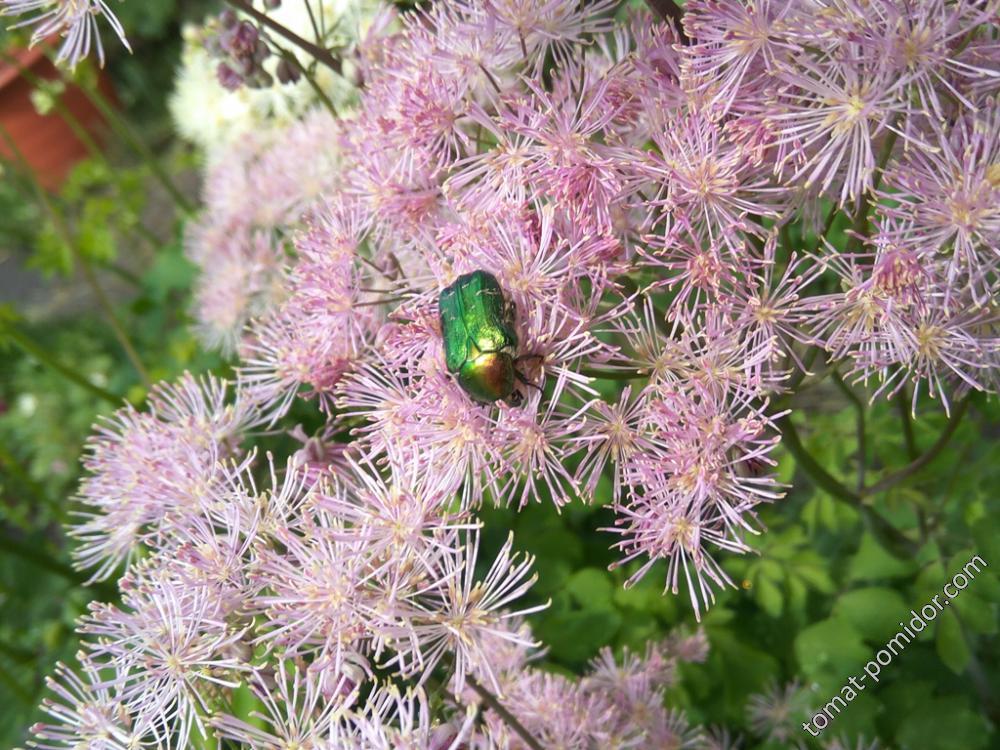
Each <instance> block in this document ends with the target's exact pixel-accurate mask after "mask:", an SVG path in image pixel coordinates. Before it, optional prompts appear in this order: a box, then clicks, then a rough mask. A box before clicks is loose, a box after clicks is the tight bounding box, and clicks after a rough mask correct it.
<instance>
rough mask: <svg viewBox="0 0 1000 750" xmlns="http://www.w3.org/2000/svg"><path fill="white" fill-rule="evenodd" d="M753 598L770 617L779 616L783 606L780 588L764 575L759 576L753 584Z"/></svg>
mask: <svg viewBox="0 0 1000 750" xmlns="http://www.w3.org/2000/svg"><path fill="white" fill-rule="evenodd" d="M753 591H754V599H756V600H757V603H758V604H760V606H761V607H763V608H764V611H765V612H767V613H768V614H769V615H770V616H771V617H780V616H781V611H782V609H783V608H784V600H785V598H784V596H783V595H782V593H781V588H780V587H779V586H778V585H777V584H776V583H774V582H773V581H772V580H771V579H770V578H768V577H766V576H759V577H758V579H757V585H756V586H754V589H753Z"/></svg>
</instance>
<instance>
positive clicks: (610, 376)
mask: <svg viewBox="0 0 1000 750" xmlns="http://www.w3.org/2000/svg"><path fill="white" fill-rule="evenodd" d="M580 374H581V375H583V376H584V377H587V378H594V379H596V380H639V379H641V378H648V377H649V373H648V372H639V371H638V370H594V369H591V368H589V367H583V368H581V369H580Z"/></svg>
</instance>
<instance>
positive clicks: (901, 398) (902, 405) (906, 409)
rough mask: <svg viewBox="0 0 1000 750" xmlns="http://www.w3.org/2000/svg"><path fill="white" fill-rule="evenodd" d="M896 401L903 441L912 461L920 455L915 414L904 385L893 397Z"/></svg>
mask: <svg viewBox="0 0 1000 750" xmlns="http://www.w3.org/2000/svg"><path fill="white" fill-rule="evenodd" d="M892 400H893V401H895V402H896V410H897V411H898V412H899V423H900V425H901V426H902V428H903V442H904V443H905V444H906V455H907V456H908V457H909V459H910V460H911V461H916V460H917V457H919V456H920V451H918V450H917V441H916V438H915V437H914V436H913V414H912V413H911V412H910V398H909V395H908V394H907V392H906V386H905V385H904V386H903V387H902V388H900V389H899V391H897V392H896V395H895V396H894V397H893V399H892Z"/></svg>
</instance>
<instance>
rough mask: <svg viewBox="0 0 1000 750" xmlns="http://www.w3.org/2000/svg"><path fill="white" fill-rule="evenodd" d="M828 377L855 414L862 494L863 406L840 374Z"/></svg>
mask: <svg viewBox="0 0 1000 750" xmlns="http://www.w3.org/2000/svg"><path fill="white" fill-rule="evenodd" d="M830 375H831V376H832V377H833V382H834V384H836V386H837V387H838V388H839V389H840V390H841V392H842V393H843V394H844V395H845V396H847V399H848V400H849V401H850V402H851V404H852V405H853V406H854V411H855V413H856V422H857V440H858V490H857V491H858V492H859V493H860V492H862V491H863V490H864V488H865V469H866V467H867V461H868V441H867V435H866V430H865V405H864V403H863V402H862V401H861V399H860V398H858V394H856V393H855V392H854V391H853V390H851V387H850V386H849V385H848V384H847V383H845V382H844V379H843V378H842V377H841V375H840V373H839V372H837V371H836V370H833V371H832V372H831V373H830Z"/></svg>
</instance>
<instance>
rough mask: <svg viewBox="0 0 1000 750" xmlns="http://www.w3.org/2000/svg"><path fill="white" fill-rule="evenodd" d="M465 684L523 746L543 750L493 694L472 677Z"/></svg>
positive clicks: (533, 749) (532, 749)
mask: <svg viewBox="0 0 1000 750" xmlns="http://www.w3.org/2000/svg"><path fill="white" fill-rule="evenodd" d="M466 683H467V684H468V686H469V687H471V688H472V689H473V690H474V691H475V693H476V695H478V696H479V698H480V699H481V700H482V701H483V703H485V704H486V705H487V706H489V707H490V708H491V709H492V710H493V711H494V713H496V714H497V716H499V717H500V718H501V719H503V722H504V723H505V724H506V725H507V726H509V727H510V728H511V729H513V730H514V732H515V733H516V734H517V736H518V737H520V738H521V740H522V741H523V742H524V744H526V745H527V746H528V747H530V748H531V750H543V748H542V744H541V743H540V742H539V741H538V740H536V739H535V738H534V737H533V736H532V735H531V732H529V731H528V730H527V729H525V728H524V725H523V724H522V723H521V722H520V721H518V719H517V717H516V716H514V714H512V713H511V712H510V711H508V710H507V709H506V708H504V706H503V704H502V703H501V702H500V701H499V700H498V699H497V697H496V696H495V695H493V693H491V692H490V691H489V690H487V689H486V688H484V687H483V686H482V685H480V684H479V683H478V682H476V680H474V679H473V678H472V677H467V678H466Z"/></svg>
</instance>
